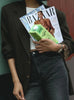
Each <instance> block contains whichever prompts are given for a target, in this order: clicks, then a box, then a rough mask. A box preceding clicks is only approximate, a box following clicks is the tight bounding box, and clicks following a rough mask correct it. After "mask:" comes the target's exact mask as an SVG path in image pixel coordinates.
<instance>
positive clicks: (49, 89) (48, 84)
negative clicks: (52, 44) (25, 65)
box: [25, 52, 69, 100]
mask: <svg viewBox="0 0 74 100" xmlns="http://www.w3.org/2000/svg"><path fill="white" fill-rule="evenodd" d="M31 59H32V61H31V62H32V64H31V65H32V66H31V67H32V71H31V72H32V73H31V79H30V85H29V90H28V92H27V94H26V95H25V98H26V100H69V89H68V75H67V71H66V68H65V65H64V62H63V59H62V57H61V56H60V54H58V53H53V52H46V53H42V54H39V53H38V52H33V53H31Z"/></svg>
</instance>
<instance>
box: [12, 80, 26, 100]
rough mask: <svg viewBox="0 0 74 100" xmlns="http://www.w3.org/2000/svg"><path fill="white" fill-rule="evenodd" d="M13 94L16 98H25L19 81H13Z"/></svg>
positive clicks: (20, 99)
mask: <svg viewBox="0 0 74 100" xmlns="http://www.w3.org/2000/svg"><path fill="white" fill-rule="evenodd" d="M13 94H14V96H15V97H16V98H17V100H25V98H24V92H23V87H22V84H21V83H20V81H17V82H15V83H14V89H13Z"/></svg>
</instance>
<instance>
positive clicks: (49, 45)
mask: <svg viewBox="0 0 74 100" xmlns="http://www.w3.org/2000/svg"><path fill="white" fill-rule="evenodd" d="M33 43H35V44H36V50H37V51H39V53H43V52H47V51H54V52H56V51H58V50H59V49H60V48H61V44H56V43H55V42H53V41H52V40H50V39H41V40H40V41H33Z"/></svg>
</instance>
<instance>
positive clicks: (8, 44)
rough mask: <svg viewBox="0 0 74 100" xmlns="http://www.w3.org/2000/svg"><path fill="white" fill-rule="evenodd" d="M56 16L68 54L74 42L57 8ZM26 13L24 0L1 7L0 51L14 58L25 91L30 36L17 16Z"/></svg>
mask: <svg viewBox="0 0 74 100" xmlns="http://www.w3.org/2000/svg"><path fill="white" fill-rule="evenodd" d="M56 11H57V16H58V20H59V24H60V27H61V31H62V35H63V38H64V43H65V44H67V45H68V47H69V49H70V54H72V53H73V52H74V42H73V40H72V38H71V37H70V35H69V30H68V27H67V23H66V20H65V16H64V14H63V13H62V12H60V11H59V10H56ZM24 14H26V8H25V2H24V1H20V2H15V3H11V4H8V5H6V6H4V7H3V8H2V17H1V18H2V19H1V33H2V53H3V55H4V56H5V58H6V59H10V58H14V59H15V64H16V69H17V73H18V76H19V79H20V81H21V83H22V85H23V88H24V91H26V89H27V86H28V82H29V76H30V72H31V70H30V69H31V68H30V63H31V62H30V37H29V34H28V33H27V31H26V29H25V28H24V27H23V25H22V23H21V22H20V20H19V18H20V17H21V16H23V15H24Z"/></svg>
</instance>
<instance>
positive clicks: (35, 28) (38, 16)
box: [20, 6, 63, 43]
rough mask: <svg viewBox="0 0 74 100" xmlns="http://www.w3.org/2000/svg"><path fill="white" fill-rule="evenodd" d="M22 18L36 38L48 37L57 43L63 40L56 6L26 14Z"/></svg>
mask: <svg viewBox="0 0 74 100" xmlns="http://www.w3.org/2000/svg"><path fill="white" fill-rule="evenodd" d="M20 20H21V22H22V23H23V25H24V27H25V28H26V29H27V31H28V32H29V33H30V35H31V36H32V37H33V39H34V40H40V39H42V38H44V39H46V38H47V39H51V40H53V41H54V42H56V43H61V42H62V41H63V37H62V34H61V30H60V26H59V22H58V19H57V14H56V10H55V7H54V6H53V7H49V8H47V9H41V10H38V11H37V12H33V13H29V14H27V15H24V16H23V17H21V18H20Z"/></svg>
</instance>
